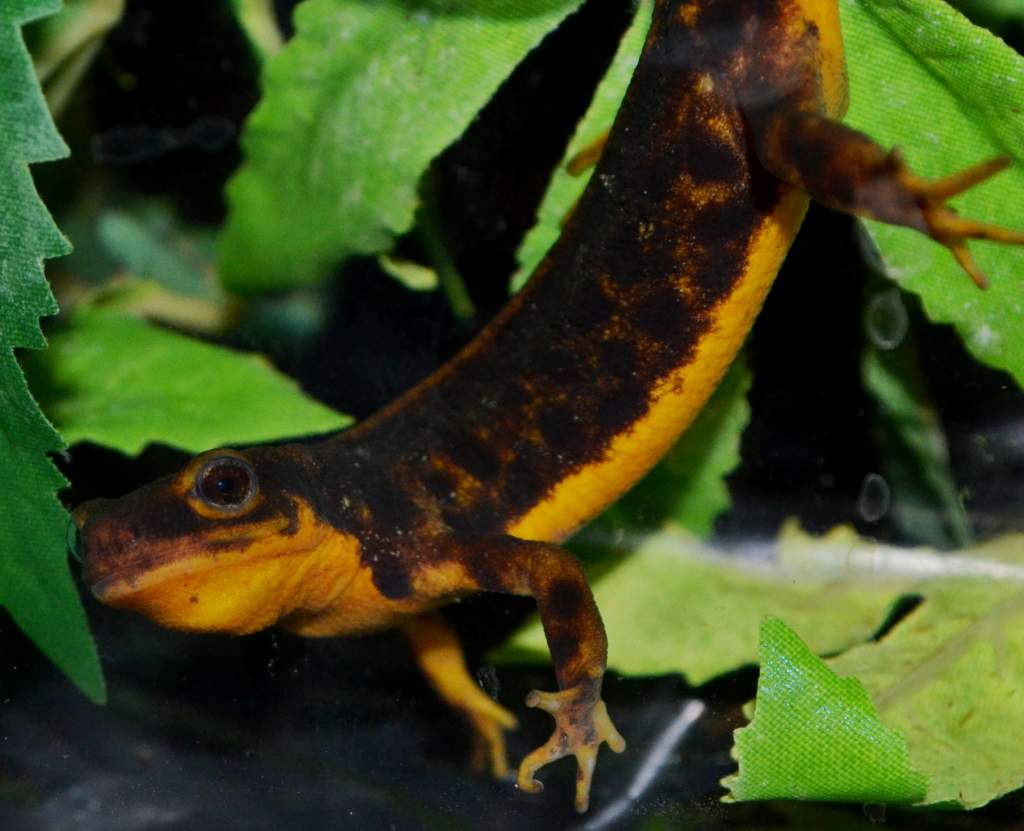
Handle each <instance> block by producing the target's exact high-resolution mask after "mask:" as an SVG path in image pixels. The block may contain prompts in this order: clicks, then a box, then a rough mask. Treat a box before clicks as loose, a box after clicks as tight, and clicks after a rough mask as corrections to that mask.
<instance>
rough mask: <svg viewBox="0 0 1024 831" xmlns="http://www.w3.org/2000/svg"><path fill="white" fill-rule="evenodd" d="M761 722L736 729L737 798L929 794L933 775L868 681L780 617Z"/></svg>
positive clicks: (911, 797) (764, 644) (871, 798)
mask: <svg viewBox="0 0 1024 831" xmlns="http://www.w3.org/2000/svg"><path fill="white" fill-rule="evenodd" d="M760 657H761V674H760V677H759V678H758V683H757V709H756V711H755V713H754V719H753V721H752V722H751V723H750V724H749V725H748V726H747V727H742V728H740V729H739V730H737V731H736V732H735V741H736V745H735V748H734V753H735V755H736V757H737V758H738V760H739V772H738V773H737V774H735V775H733V776H730V777H727V778H726V779H725V780H724V781H723V783H722V784H724V785H725V786H726V787H727V788H728V789H729V791H730V794H731V798H732V799H733V800H741V801H746V800H758V799H816V800H830V801H839V802H877V803H882V804H886V803H897V804H899V803H902V804H909V803H915V802H919V801H920V800H922V799H923V798H924V795H925V788H926V778H925V777H924V776H923V775H922V774H921V773H919V772H918V771H916V770H915V769H914V768H913V766H912V765H911V762H910V758H909V755H908V752H907V743H906V740H905V739H904V738H903V736H902V735H901V734H900V733H899V731H897V730H893V729H891V728H889V727H886V725H885V724H883V723H882V721H881V720H880V719H879V717H878V713H877V712H876V710H875V706H874V705H873V704H872V702H871V699H870V698H869V697H868V694H867V692H866V691H865V689H864V685H863V684H862V683H861V682H860V681H859V680H857V679H856V678H845V677H840V676H839V675H837V674H836V673H835V672H833V671H832V670H831V669H829V667H827V666H826V665H825V662H824V661H822V660H821V659H820V658H818V657H817V656H816V655H815V654H814V653H813V652H812V651H811V650H810V649H808V648H807V646H806V645H805V644H804V643H803V641H801V640H800V638H799V637H798V636H797V635H796V633H795V632H793V630H791V629H790V628H789V627H787V626H786V624H784V623H783V622H782V621H781V620H779V619H777V618H768V619H767V620H765V621H764V623H763V624H762V625H761V647H760Z"/></svg>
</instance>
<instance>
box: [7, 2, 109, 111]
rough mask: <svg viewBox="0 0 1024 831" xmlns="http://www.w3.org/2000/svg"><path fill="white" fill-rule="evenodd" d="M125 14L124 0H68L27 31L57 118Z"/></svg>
mask: <svg viewBox="0 0 1024 831" xmlns="http://www.w3.org/2000/svg"><path fill="white" fill-rule="evenodd" d="M122 14H124V0H69V1H68V2H67V3H65V4H64V8H62V9H61V10H60V11H59V12H58V13H57V14H55V15H52V16H50V17H47V18H45V19H44V20H41V21H39V22H37V23H35V24H33V25H32V26H31V27H29V29H28V31H27V32H26V36H27V39H28V42H29V46H30V48H31V50H32V54H33V56H34V59H35V66H36V73H37V74H38V76H39V80H40V82H41V83H42V85H43V90H44V91H45V93H46V101H47V103H48V104H49V106H50V112H51V113H53V115H54V117H57V116H59V115H60V113H61V112H62V111H63V109H64V107H65V106H66V105H67V103H68V100H69V99H70V98H71V94H72V93H73V92H74V91H75V89H76V88H77V87H78V83H79V81H81V80H82V77H83V76H84V75H85V73H86V71H87V70H88V69H89V66H90V65H91V64H92V62H93V60H94V59H95V57H96V55H97V53H98V52H99V51H100V47H101V46H102V45H103V39H104V38H105V37H106V36H107V33H108V32H109V31H110V30H111V29H113V28H114V26H116V25H117V24H118V22H119V21H120V20H121V15H122Z"/></svg>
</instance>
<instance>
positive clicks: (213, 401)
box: [33, 308, 351, 454]
mask: <svg viewBox="0 0 1024 831" xmlns="http://www.w3.org/2000/svg"><path fill="white" fill-rule="evenodd" d="M34 367H35V368H36V373H35V374H34V376H33V377H36V375H38V376H39V377H40V378H46V379H47V382H48V388H47V389H46V390H45V392H44V391H43V389H42V388H41V389H40V397H41V400H42V402H43V407H44V409H45V410H46V412H47V413H48V414H49V415H50V417H51V418H52V419H53V421H54V423H55V424H56V425H57V426H58V427H59V428H60V430H61V432H62V433H63V434H64V436H65V438H66V439H67V441H68V443H69V444H74V443H75V442H79V441H91V442H94V443H96V444H102V445H106V446H107V447H113V448H115V449H117V450H120V451H121V452H123V453H129V454H134V453H138V452H139V451H141V450H142V449H143V448H144V447H145V446H146V445H147V444H149V443H151V442H159V443H162V444H168V445H171V446H173V447H180V448H182V449H183V450H187V451H190V452H199V451H202V450H206V449H208V448H210V447H217V446H222V445H239V444H253V443H258V442H264V441H270V440H275V439H281V438H284V437H298V436H303V435H310V434H316V433H325V432H329V431H332V430H338V429H341V428H342V427H345V426H346V425H348V424H349V423H350V422H351V419H349V418H348V417H347V416H343V415H341V414H339V413H336V412H334V411H333V410H331V409H329V408H328V407H325V406H324V405H322V404H319V403H317V402H316V401H313V400H312V399H310V398H308V397H307V396H305V395H304V394H303V393H302V392H301V390H300V389H299V387H298V385H297V384H295V382H294V381H292V380H291V379H289V378H287V377H285V376H284V375H282V374H280V373H279V372H277V370H275V369H274V368H273V367H272V366H270V364H269V363H268V362H267V361H266V360H264V359H263V358H261V357H259V356H257V355H253V354H245V353H241V352H236V351H234V350H231V349H226V348H224V347H220V346H212V345H210V344H207V343H203V342H201V341H197V340H194V339H193V338H187V337H184V336H182V335H177V334H174V333H172V332H168V331H166V330H163V329H159V328H157V327H155V326H151V325H149V324H146V323H144V322H142V321H140V320H137V319H135V318H134V317H131V316H130V315H127V314H125V313H124V312H121V311H117V310H111V309H102V308H82V309H79V310H78V311H77V312H76V313H75V314H74V316H73V317H72V319H71V320H70V322H69V323H68V325H67V326H66V327H64V328H62V329H61V330H59V331H58V332H55V333H54V334H53V336H52V338H51V342H50V349H49V350H48V351H47V353H46V354H45V356H43V357H42V359H41V360H40V361H39V362H37V364H34Z"/></svg>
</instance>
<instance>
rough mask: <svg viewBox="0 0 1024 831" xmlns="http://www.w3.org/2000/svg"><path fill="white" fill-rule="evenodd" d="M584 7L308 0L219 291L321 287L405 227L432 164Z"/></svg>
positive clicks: (233, 227) (226, 251)
mask: <svg viewBox="0 0 1024 831" xmlns="http://www.w3.org/2000/svg"><path fill="white" fill-rule="evenodd" d="M579 3H580V0H466V2H462V3H458V4H451V3H447V2H441V0H414V2H399V0H381V2H377V3H366V2H360V0H307V2H305V3H303V4H302V5H301V6H299V7H298V8H297V9H296V16H295V23H296V35H295V37H294V39H292V40H291V41H289V43H288V44H287V45H286V46H285V48H284V49H283V50H282V51H281V52H280V54H278V55H277V56H276V57H275V58H274V59H273V60H271V61H270V62H269V63H268V64H267V66H266V70H265V74H264V81H265V89H266V94H265V98H264V100H263V102H262V103H261V104H260V106H259V107H258V108H257V109H256V111H255V112H254V113H253V115H252V117H251V118H250V119H249V122H248V123H247V125H246V128H245V133H244V135H243V148H244V150H245V155H246V162H245V164H244V165H243V166H242V169H241V170H240V171H239V173H238V174H236V176H235V178H234V179H233V180H232V181H231V183H230V184H229V186H228V198H229V202H230V206H231V211H230V216H229V219H228V224H227V227H226V228H225V230H224V233H223V235H222V237H221V248H220V265H221V276H222V279H223V281H224V284H225V285H226V286H227V287H229V288H231V289H232V290H235V291H239V292H259V291H268V290H272V289H281V288H286V287H289V286H296V285H302V284H305V283H310V282H313V281H315V280H317V279H319V278H321V277H323V276H324V275H325V273H326V272H327V271H328V270H329V269H330V268H331V266H332V265H334V264H335V263H338V262H340V261H341V260H343V259H345V258H346V257H348V256H351V255H353V254H359V253H362V254H369V253H381V252H384V251H387V250H388V249H390V247H391V244H392V241H393V240H394V238H395V236H396V235H398V234H401V233H404V232H405V231H407V230H409V228H410V226H411V225H412V221H413V216H414V213H415V210H416V206H417V191H416V188H417V185H418V183H419V181H420V178H421V177H422V175H423V172H424V171H425V170H426V168H427V165H428V164H429V163H430V161H431V160H432V159H433V158H434V157H435V156H437V155H438V153H440V152H441V151H442V150H443V149H444V148H445V147H447V146H448V145H449V144H451V143H452V142H453V141H454V140H455V139H456V138H458V136H459V135H460V134H461V133H462V132H463V130H464V129H465V128H466V126H467V125H468V124H469V122H470V121H471V120H472V119H473V117H474V116H475V115H476V113H477V112H478V111H479V110H480V108H481V107H483V105H484V104H485V103H486V102H487V100H488V99H489V98H490V96H491V95H492V94H493V93H494V91H495V90H496V89H497V87H498V85H499V84H500V83H501V82H502V81H503V80H504V79H505V78H506V77H507V76H508V74H509V73H510V72H511V71H512V69H513V68H514V67H515V66H516V64H518V63H519V62H520V61H521V60H522V59H523V57H525V55H526V54H527V53H528V52H529V51H530V50H531V49H532V48H533V47H534V46H536V45H537V43H539V42H540V40H541V39H542V38H543V37H544V35H545V34H547V33H548V32H549V31H550V30H551V29H553V28H555V27H556V26H557V25H558V24H559V23H560V22H561V20H562V19H563V18H564V17H565V16H566V15H567V14H568V13H569V12H571V11H573V10H574V9H575V8H576V7H577V6H578V5H579Z"/></svg>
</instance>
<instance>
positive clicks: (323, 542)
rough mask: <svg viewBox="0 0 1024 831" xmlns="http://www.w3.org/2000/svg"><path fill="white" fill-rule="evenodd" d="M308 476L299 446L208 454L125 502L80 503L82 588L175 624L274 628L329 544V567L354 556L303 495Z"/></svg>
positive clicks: (123, 499)
mask: <svg viewBox="0 0 1024 831" xmlns="http://www.w3.org/2000/svg"><path fill="white" fill-rule="evenodd" d="M308 470H309V463H308V461H307V458H306V456H305V453H304V449H303V448H302V447H299V446H279V447H265V448H250V449H248V450H245V451H243V452H239V451H235V450H214V451H210V452H209V453H204V454H203V455H201V456H199V457H197V458H195V459H193V460H192V461H191V462H189V463H188V464H187V465H186V466H185V467H184V468H183V469H182V470H181V471H179V472H178V473H176V474H174V475H172V476H167V477H164V478H163V479H158V480H157V481H155V482H153V483H151V484H149V485H146V486H145V487H143V488H140V489H139V490H137V491H134V492H133V493H130V494H128V495H127V496H123V497H121V498H120V499H116V500H107V499H97V500H93V501H91V502H86V503H85V504H83V505H80V506H79V507H78V508H77V509H76V510H75V511H74V514H73V519H74V522H75V525H76V526H77V530H78V533H77V549H78V555H79V556H80V557H81V559H82V561H83V564H84V571H83V575H84V578H85V581H86V583H88V585H89V586H90V588H91V589H92V591H93V593H94V594H95V595H96V597H97V598H99V599H100V600H101V601H103V602H104V603H107V604H108V605H111V606H115V607H118V608H125V609H132V610H134V611H137V612H141V613H142V614H145V615H146V616H148V617H150V618H152V619H154V620H155V621H157V622H158V623H160V624H161V625H163V626H168V627H171V628H174V629H186V630H192V631H216V632H234V633H243V632H251V631H255V630H257V629H261V628H263V627H265V626H268V625H270V624H272V623H274V622H276V621H277V620H278V619H280V618H281V617H282V616H284V615H287V614H288V613H289V612H292V611H295V610H296V609H297V608H299V607H300V606H301V605H302V601H303V600H304V599H305V598H304V597H303V593H304V592H307V591H308V587H305V588H304V586H303V583H304V582H306V581H304V580H303V577H305V576H307V575H308V572H309V571H310V569H319V568H321V567H322V564H323V563H322V561H323V560H324V554H325V553H326V550H325V549H326V548H327V547H328V545H327V543H328V541H329V543H330V546H329V547H330V549H331V554H332V556H331V557H330V561H331V564H332V566H331V568H332V572H333V571H337V570H338V569H339V568H347V567H349V565H348V564H354V563H355V561H356V560H357V557H355V556H345V557H341V558H339V557H338V556H337V555H338V553H339V552H338V550H337V548H338V544H339V542H340V541H342V542H343V541H344V540H343V539H339V535H338V534H337V532H334V530H333V529H332V528H330V526H328V525H326V524H325V523H324V522H323V521H322V520H321V519H320V518H319V517H317V515H316V513H315V512H314V510H313V508H312V507H311V506H310V504H309V502H308V501H307V499H305V498H304V497H303V494H308V493H309V492H310V491H309V487H310V483H309V481H308V479H307V478H306V477H307V476H308V474H307V473H306V471H308ZM349 542H350V543H351V545H348V546H346V547H347V548H349V549H351V550H350V551H348V552H347V553H349V554H353V555H354V554H355V553H356V546H355V542H354V540H349ZM325 577H326V578H327V581H328V582H332V579H331V578H333V580H334V581H337V580H338V579H339V575H337V574H333V573H332V574H331V575H330V576H327V575H325Z"/></svg>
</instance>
